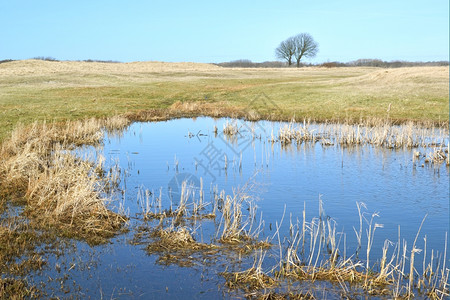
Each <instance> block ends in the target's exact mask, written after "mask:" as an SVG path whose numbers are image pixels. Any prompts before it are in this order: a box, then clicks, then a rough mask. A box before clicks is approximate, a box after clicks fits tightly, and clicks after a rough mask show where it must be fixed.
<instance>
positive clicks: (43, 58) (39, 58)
mask: <svg viewBox="0 0 450 300" xmlns="http://www.w3.org/2000/svg"><path fill="white" fill-rule="evenodd" d="M33 59H38V60H45V61H59V60H57V59H56V58H54V57H51V56H36V57H33Z"/></svg>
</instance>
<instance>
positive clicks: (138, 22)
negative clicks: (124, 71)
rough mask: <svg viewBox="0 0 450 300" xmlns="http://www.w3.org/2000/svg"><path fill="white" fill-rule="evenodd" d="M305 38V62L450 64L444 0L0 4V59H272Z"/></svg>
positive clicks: (27, 0)
mask: <svg viewBox="0 0 450 300" xmlns="http://www.w3.org/2000/svg"><path fill="white" fill-rule="evenodd" d="M302 32H306V33H309V34H310V35H312V36H313V38H314V39H315V41H316V42H317V43H318V44H319V52H318V54H317V56H316V57H315V58H312V59H306V60H305V61H304V62H311V63H321V62H327V61H340V62H348V61H353V60H356V59H360V58H372V59H382V60H386V61H392V60H407V61H439V60H449V1H448V0H428V1H423V0H422V1H416V0H378V1H374V0H371V1H366V0H341V1H337V0H335V1H331V0H322V1H311V0H297V1H286V0H281V1H273V0H267V1H266V0H259V1H245V0H241V1H235V0H230V1H217V2H216V1H211V0H210V1H196V0H191V1H170V0H165V1H164V0H162V1H159V0H156V1H153V0H147V1H144V0H87V1H86V0H77V1H75V0H72V1H70V0H53V1H52V0H39V1H38V0H0V60H2V59H28V58H33V57H37V56H46V57H53V58H56V59H59V60H85V59H99V60H115V61H122V62H130V61H167V62H180V61H190V62H206V63H209V62H225V61H232V60H238V59H250V60H252V61H254V62H262V61H273V60H276V57H275V48H276V47H277V46H278V45H279V44H280V42H281V41H283V40H285V39H286V38H288V37H290V36H293V35H296V34H298V33H302Z"/></svg>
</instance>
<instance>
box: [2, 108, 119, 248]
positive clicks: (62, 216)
mask: <svg viewBox="0 0 450 300" xmlns="http://www.w3.org/2000/svg"><path fill="white" fill-rule="evenodd" d="M105 124H107V122H106V121H104V120H96V119H89V120H86V121H84V122H82V121H76V122H66V123H60V124H56V123H55V124H47V123H45V122H44V123H37V122H36V123H34V124H33V125H32V126H30V127H23V126H20V127H18V128H17V129H16V130H14V131H13V133H12V135H11V138H10V139H9V140H8V141H6V142H5V143H3V144H2V148H1V151H0V152H1V154H2V155H1V156H2V157H3V160H2V161H1V162H0V191H1V192H0V194H1V195H2V196H3V197H5V198H8V199H17V200H18V201H19V202H20V204H24V205H25V212H26V213H27V215H28V216H30V217H32V219H33V220H34V221H37V222H38V223H39V224H41V225H42V226H44V227H53V228H56V229H58V230H60V232H61V233H63V234H65V235H69V236H75V237H80V238H87V239H89V240H90V241H91V242H100V241H102V240H103V239H104V238H107V237H110V236H112V235H113V234H114V233H116V232H117V231H118V230H119V229H120V228H121V227H122V226H123V224H124V222H125V221H126V219H125V218H124V217H123V216H121V215H119V214H118V213H114V212H113V211H111V210H110V209H109V208H108V207H107V205H108V202H109V201H110V200H109V199H107V198H106V197H105V196H104V195H106V194H107V193H106V191H107V189H108V188H109V187H110V183H111V181H114V180H116V179H117V178H118V177H117V176H115V175H113V174H109V175H108V176H106V177H105V176H104V174H105V173H106V172H103V170H102V168H103V165H102V163H103V159H101V158H99V160H98V162H97V163H92V162H91V161H89V160H88V159H82V158H79V157H76V156H75V155H74V154H71V153H69V152H68V150H70V149H72V148H74V147H75V146H77V145H82V144H91V145H92V144H99V143H100V142H101V138H102V136H103V133H102V130H101V129H102V128H104V126H105ZM108 124H109V125H107V126H109V128H110V129H111V128H113V126H116V125H117V126H125V125H124V124H127V122H126V120H122V121H121V119H120V118H119V117H118V118H116V119H115V120H113V121H111V122H110V123H108ZM113 124H116V125H113ZM121 128H122V127H121Z"/></svg>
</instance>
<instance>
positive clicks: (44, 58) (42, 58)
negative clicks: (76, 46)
mask: <svg viewBox="0 0 450 300" xmlns="http://www.w3.org/2000/svg"><path fill="white" fill-rule="evenodd" d="M32 59H37V60H45V61H60V60H59V59H56V58H54V57H51V56H36V57H33V58H32ZM10 61H15V60H14V59H4V60H0V64H1V63H6V62H10ZM74 61H83V62H98V63H120V61H117V60H100V59H85V60H74Z"/></svg>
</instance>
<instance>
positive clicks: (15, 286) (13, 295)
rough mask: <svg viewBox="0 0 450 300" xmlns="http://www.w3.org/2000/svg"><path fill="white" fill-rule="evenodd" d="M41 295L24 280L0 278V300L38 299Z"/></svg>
mask: <svg viewBox="0 0 450 300" xmlns="http://www.w3.org/2000/svg"><path fill="white" fill-rule="evenodd" d="M40 297H41V293H40V292H39V291H38V290H37V289H36V288H35V287H30V286H29V285H28V283H27V282H26V281H25V280H21V279H14V278H1V277H0V299H10V300H18V299H38V298H40Z"/></svg>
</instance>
